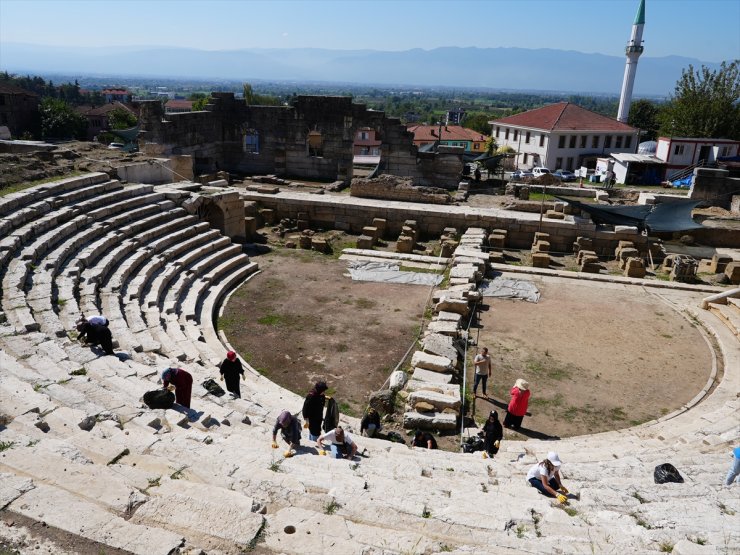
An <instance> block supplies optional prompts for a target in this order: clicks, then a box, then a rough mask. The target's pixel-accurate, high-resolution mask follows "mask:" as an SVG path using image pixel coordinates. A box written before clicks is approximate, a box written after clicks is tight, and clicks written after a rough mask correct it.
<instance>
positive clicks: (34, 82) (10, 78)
mask: <svg viewBox="0 0 740 555" xmlns="http://www.w3.org/2000/svg"><path fill="white" fill-rule="evenodd" d="M0 83H6V84H8V85H13V86H16V87H20V88H21V89H24V90H27V91H30V92H33V93H36V94H37V95H39V96H40V97H41V98H42V99H44V98H53V99H56V100H63V101H64V102H67V103H68V104H71V105H73V106H80V105H82V104H90V105H92V106H101V105H103V104H104V103H105V97H103V95H102V94H101V92H100V91H89V92H85V93H83V92H81V91H80V83H79V82H78V81H77V80H75V82H74V83H72V82H67V83H62V84H61V85H55V84H54V82H53V81H51V80H48V81H47V80H45V79H44V78H43V77H39V76H38V75H34V76H33V77H32V76H30V75H13V74H12V73H8V72H7V71H4V72H0Z"/></svg>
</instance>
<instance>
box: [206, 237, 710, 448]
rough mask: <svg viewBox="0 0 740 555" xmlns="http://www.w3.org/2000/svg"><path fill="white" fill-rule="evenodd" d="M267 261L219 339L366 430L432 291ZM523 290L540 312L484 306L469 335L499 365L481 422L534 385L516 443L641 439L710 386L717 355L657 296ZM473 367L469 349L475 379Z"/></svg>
mask: <svg viewBox="0 0 740 555" xmlns="http://www.w3.org/2000/svg"><path fill="white" fill-rule="evenodd" d="M344 240H345V241H347V240H348V238H344ZM273 247H274V248H273V250H272V251H271V252H269V253H268V254H263V255H260V256H255V257H253V259H254V260H255V261H257V262H258V263H259V264H260V268H261V270H262V273H261V274H259V275H257V276H256V277H255V278H253V279H252V280H250V281H249V282H248V283H247V284H245V285H244V286H242V288H240V289H239V290H238V291H237V292H236V293H235V294H234V295H233V296H232V297H231V300H230V301H229V303H228V305H227V307H226V309H225V312H224V316H223V317H222V318H221V319H220V321H219V327H221V328H222V329H225V330H226V333H227V335H228V337H229V340H230V341H231V343H232V344H233V345H234V346H235V347H236V348H237V349H238V350H239V352H240V354H242V355H243V356H244V357H245V358H246V359H247V360H248V361H249V362H250V364H252V366H253V367H255V368H256V369H258V370H259V371H260V372H262V373H263V374H265V375H266V376H268V377H269V378H270V379H272V380H274V381H275V382H277V383H278V384H280V385H282V386H284V387H286V388H288V389H290V390H292V391H294V392H296V393H298V394H300V395H304V394H305V393H306V392H307V390H308V389H309V388H310V386H311V385H312V384H313V383H314V382H315V381H316V380H318V379H320V378H324V379H326V380H327V381H328V383H329V385H330V386H331V388H332V389H333V392H334V395H335V397H336V398H337V401H338V402H339V403H340V406H341V408H342V410H343V412H345V413H346V414H349V415H353V416H359V415H360V414H361V413H362V411H363V410H364V408H365V407H366V403H367V397H368V395H369V394H370V393H371V392H373V391H376V390H378V389H380V388H381V387H382V385H383V383H384V381H385V380H386V378H387V377H388V375H389V373H390V371H391V370H392V369H393V368H394V367H395V366H396V364H397V363H398V361H399V360H400V359H401V357H402V356H403V355H404V353H405V352H406V350H407V349H408V347H409V345H410V344H411V342H412V341H413V339H414V338H415V337H416V334H417V332H418V329H419V328H418V326H419V321H420V318H421V314H422V312H423V310H424V303H425V301H426V299H427V296H428V289H427V288H426V287H419V286H412V285H385V284H376V283H359V282H353V281H351V279H350V278H349V277H348V276H345V275H344V274H345V271H346V264H345V263H344V262H343V261H339V260H337V259H336V257H333V256H331V255H324V254H319V253H316V252H311V251H302V250H294V249H284V248H281V247H278V246H275V245H273ZM337 250H338V249H337ZM527 279H533V280H534V281H535V282H536V284H537V286H538V287H539V289H540V292H541V294H542V297H541V299H540V302H539V303H538V304H531V303H526V302H522V301H506V300H494V299H486V300H485V305H486V306H484V311H483V312H482V313H481V317H480V321H479V327H476V328H475V329H474V330H472V333H473V337H474V338H476V339H477V341H478V345H479V346H481V347H482V346H487V347H488V348H489V349H490V351H491V354H492V356H493V363H494V375H493V378H492V383H489V388H488V393H489V395H491V396H492V398H491V400H486V399H484V398H482V397H481V398H478V399H477V400H476V401H475V403H474V405H475V406H474V410H475V414H476V420H478V421H479V422H480V421H482V420H483V419H484V418H485V416H487V414H488V412H489V411H490V410H491V409H496V410H498V411H499V415H500V417H501V418H502V419H503V416H504V414H505V408H506V404H507V403H508V400H509V390H510V388H511V386H512V385H513V384H514V381H515V380H516V379H517V378H519V377H522V378H525V379H527V380H528V381H529V382H530V383H531V390H532V399H531V401H530V413H531V414H532V416H531V417H527V418H525V421H524V428H526V429H523V430H522V433H517V432H509V431H507V432H506V437H507V438H509V439H524V438H525V437H526V436H529V437H543V438H548V437H565V436H571V435H580V434H587V433H595V432H600V431H604V430H610V429H618V428H624V427H628V426H633V425H636V424H639V423H641V422H645V421H647V420H651V419H653V418H657V417H660V416H661V415H664V414H666V413H668V412H671V411H672V410H674V409H676V408H678V407H680V406H681V405H682V404H684V403H685V402H686V401H688V400H690V399H691V398H693V397H694V395H695V394H696V393H697V392H698V391H699V390H700V389H701V387H703V385H704V384H705V382H706V380H707V378H708V375H709V369H710V368H711V354H710V351H709V348H708V347H707V345H706V343H705V341H704V340H703V339H702V337H701V335H700V333H699V331H698V330H697V329H695V328H694V327H693V324H692V323H691V322H689V321H688V320H686V319H684V318H683V317H682V316H681V315H679V314H677V313H675V312H674V311H673V310H672V309H670V308H669V307H668V306H667V305H665V303H663V302H662V301H661V300H660V299H659V298H658V297H657V296H655V295H652V294H650V293H648V292H646V291H645V290H644V289H638V288H630V289H628V288H626V287H625V286H621V285H614V284H603V283H598V284H595V283H590V282H585V281H573V282H572V283H567V282H563V281H562V280H560V281H558V282H555V281H553V278H545V277H538V276H533V277H531V278H527ZM474 354H475V348H474V347H473V348H471V349H470V351H469V358H470V360H469V362H468V367H469V369H472V357H473V356H474ZM471 379H472V378H471V377H470V376H469V380H468V391H471V390H472V382H471V381H470V380H471ZM290 408H291V410H298V409H299V408H300V407H290ZM400 420H401V418H400V415H396V417H395V418H394V422H391V423H389V424H388V425H387V426H386V428H387V429H399V427H398V423H399V422H400ZM446 436H447V437H441V438H440V441H439V443H440V447H442V448H449V449H456V448H457V443H458V440H457V438H455V437H454V434H447V435H446Z"/></svg>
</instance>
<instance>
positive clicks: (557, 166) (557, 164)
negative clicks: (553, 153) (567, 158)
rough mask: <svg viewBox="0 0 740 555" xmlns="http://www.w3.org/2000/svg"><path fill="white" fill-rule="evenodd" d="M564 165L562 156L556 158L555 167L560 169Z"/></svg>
mask: <svg viewBox="0 0 740 555" xmlns="http://www.w3.org/2000/svg"><path fill="white" fill-rule="evenodd" d="M562 167H563V159H562V158H555V169H556V170H559V169H562Z"/></svg>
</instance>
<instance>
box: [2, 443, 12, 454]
mask: <svg viewBox="0 0 740 555" xmlns="http://www.w3.org/2000/svg"><path fill="white" fill-rule="evenodd" d="M14 445H15V441H0V453H2V452H3V451H7V450H8V449H12V448H13V446H14Z"/></svg>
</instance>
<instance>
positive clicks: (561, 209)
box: [554, 202, 565, 212]
mask: <svg viewBox="0 0 740 555" xmlns="http://www.w3.org/2000/svg"><path fill="white" fill-rule="evenodd" d="M554 210H555V212H565V203H564V202H556V203H555V206H554Z"/></svg>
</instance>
